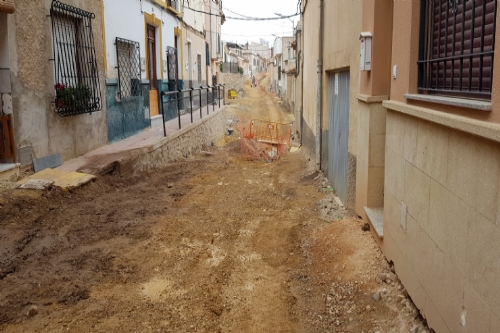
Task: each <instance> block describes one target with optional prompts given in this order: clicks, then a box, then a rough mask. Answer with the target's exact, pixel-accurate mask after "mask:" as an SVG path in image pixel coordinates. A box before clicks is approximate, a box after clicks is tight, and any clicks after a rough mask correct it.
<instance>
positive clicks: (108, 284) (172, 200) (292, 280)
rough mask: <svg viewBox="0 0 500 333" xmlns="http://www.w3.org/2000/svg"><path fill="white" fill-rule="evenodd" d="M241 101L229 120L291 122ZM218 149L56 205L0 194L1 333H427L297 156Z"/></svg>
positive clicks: (97, 184) (266, 103)
mask: <svg viewBox="0 0 500 333" xmlns="http://www.w3.org/2000/svg"><path fill="white" fill-rule="evenodd" d="M265 80H266V78H263V80H262V82H261V84H265V82H266V81H265ZM248 87H249V85H248ZM247 90H248V91H247V94H248V97H247V98H242V99H238V100H234V101H231V105H230V106H229V107H228V110H227V114H228V117H230V118H233V119H235V121H240V122H244V121H248V120H249V119H252V118H264V119H269V120H271V121H280V122H289V121H291V120H292V116H291V115H290V114H289V113H287V112H286V111H285V110H284V109H282V108H281V106H280V105H279V104H278V103H277V101H276V97H275V96H274V95H271V94H269V93H266V92H265V91H263V90H262V89H260V88H248V89H247ZM225 143H227V144H226V145H224V144H225ZM219 144H220V145H221V146H222V147H208V148H207V152H206V153H203V154H201V155H198V156H192V157H190V158H188V159H186V160H183V161H179V162H177V163H172V164H170V165H168V166H166V167H165V168H164V169H161V170H157V171H155V172H151V173H147V174H141V175H138V176H135V177H118V176H115V175H105V176H101V177H100V178H98V179H97V180H96V181H94V182H92V183H90V184H88V185H86V186H85V187H83V188H80V189H77V190H74V191H73V192H69V193H64V192H60V191H57V190H56V189H51V190H49V191H47V192H44V193H33V192H22V191H20V190H13V189H8V188H5V189H3V190H2V191H1V192H0V331H1V332H6V333H11V332H137V333H139V332H224V333H226V332H298V333H299V332H300V333H313V332H357V333H361V332H365V333H368V332H370V333H372V332H376V331H378V332H380V333H389V332H392V333H399V332H409V331H410V329H413V330H414V331H415V332H426V331H427V330H426V329H425V328H424V327H425V326H424V323H423V322H422V318H421V317H420V316H419V314H418V311H417V310H416V309H415V308H414V306H413V304H412V303H411V300H409V299H408V298H407V296H406V293H405V291H404V288H403V287H402V286H401V285H400V283H399V282H398V279H397V277H396V276H395V275H394V274H393V273H392V271H391V267H390V265H389V263H387V262H386V260H385V258H384V256H383V255H382V254H381V253H380V251H379V249H378V247H377V246H376V244H375V242H374V240H373V238H372V235H371V233H370V232H369V231H363V230H362V227H363V225H364V224H363V223H362V222H361V221H360V220H359V219H358V218H357V217H356V216H355V215H353V214H352V213H350V212H348V211H346V210H345V209H343V207H342V206H340V205H339V204H338V203H337V201H336V200H335V196H334V194H333V193H332V192H331V187H330V186H329V184H328V183H327V182H326V180H325V179H324V177H323V176H322V175H321V174H319V173H317V172H315V171H314V170H313V169H311V168H310V167H309V164H308V161H307V160H306V159H305V157H304V154H303V153H302V152H301V150H298V151H297V152H289V153H287V154H285V155H284V156H282V158H281V159H280V160H277V161H274V162H273V163H267V162H263V161H249V160H247V159H243V158H241V157H240V154H239V148H240V144H239V141H238V140H237V134H236V135H234V136H232V137H226V138H225V139H224V140H221V142H220V143H219ZM415 325H416V326H415Z"/></svg>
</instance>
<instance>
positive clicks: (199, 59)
mask: <svg viewBox="0 0 500 333" xmlns="http://www.w3.org/2000/svg"><path fill="white" fill-rule="evenodd" d="M196 60H197V61H198V63H197V64H198V82H201V54H198V57H197V59H196Z"/></svg>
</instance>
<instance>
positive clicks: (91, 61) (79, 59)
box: [50, 0, 102, 117]
mask: <svg viewBox="0 0 500 333" xmlns="http://www.w3.org/2000/svg"><path fill="white" fill-rule="evenodd" d="M50 16H51V19H52V47H53V51H54V58H53V59H52V60H53V61H54V82H55V86H54V89H55V109H56V112H57V113H58V114H59V115H60V116H61V117H67V116H75V115H79V114H84V113H92V112H96V111H100V110H101V109H102V105H101V102H102V97H101V91H100V84H99V76H98V69H97V61H96V52H95V47H94V36H93V33H92V19H94V18H95V15H94V13H90V12H87V11H84V10H82V9H79V8H75V7H72V6H69V5H67V4H64V3H62V2H60V1H58V0H53V1H52V6H51V8H50Z"/></svg>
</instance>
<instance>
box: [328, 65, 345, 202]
mask: <svg viewBox="0 0 500 333" xmlns="http://www.w3.org/2000/svg"><path fill="white" fill-rule="evenodd" d="M328 129H329V130H328V180H329V181H330V183H331V184H332V185H333V188H334V189H335V192H336V193H337V195H338V197H339V199H340V200H341V201H342V203H343V204H344V205H347V193H348V191H347V172H348V145H347V143H348V137H349V71H344V72H338V73H334V74H332V75H330V106H329V119H328Z"/></svg>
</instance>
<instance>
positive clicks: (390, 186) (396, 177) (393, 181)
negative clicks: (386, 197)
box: [384, 147, 405, 202]
mask: <svg viewBox="0 0 500 333" xmlns="http://www.w3.org/2000/svg"><path fill="white" fill-rule="evenodd" d="M385 158H386V165H385V179H384V181H385V189H384V191H385V193H390V194H392V195H394V196H395V197H396V199H397V200H398V201H400V202H401V201H403V195H404V180H405V173H404V166H405V161H404V159H403V158H402V157H401V156H400V155H398V154H396V153H395V152H394V151H393V150H392V149H390V148H389V147H386V157H385Z"/></svg>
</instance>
